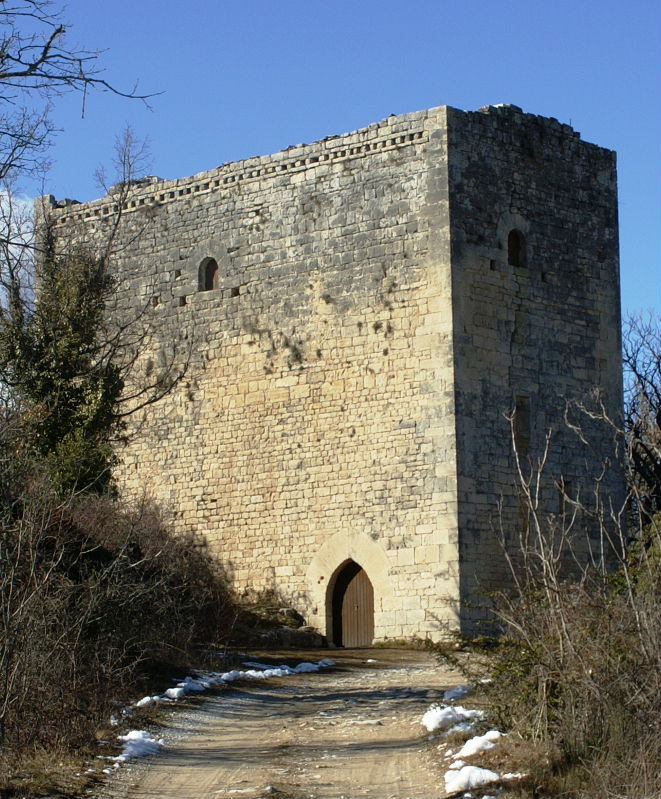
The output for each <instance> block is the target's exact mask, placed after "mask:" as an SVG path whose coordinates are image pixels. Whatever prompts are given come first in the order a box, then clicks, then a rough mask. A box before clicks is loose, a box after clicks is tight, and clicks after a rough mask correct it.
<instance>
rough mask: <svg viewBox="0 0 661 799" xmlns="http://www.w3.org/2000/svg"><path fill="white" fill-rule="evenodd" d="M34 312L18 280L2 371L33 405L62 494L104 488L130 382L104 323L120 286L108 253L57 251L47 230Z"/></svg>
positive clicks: (38, 449) (1, 337)
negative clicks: (125, 382)
mask: <svg viewBox="0 0 661 799" xmlns="http://www.w3.org/2000/svg"><path fill="white" fill-rule="evenodd" d="M35 282H36V287H37V288H36V297H35V301H34V309H33V310H32V312H31V313H30V312H29V310H28V308H27V306H26V302H25V298H24V296H22V295H21V294H20V293H19V291H18V288H16V287H15V290H14V291H12V292H11V295H10V303H9V307H8V311H7V313H6V314H5V315H4V316H3V319H2V326H1V327H0V373H1V375H2V379H3V380H4V381H5V383H6V384H7V385H8V386H9V387H10V388H11V389H12V391H13V393H14V398H15V400H16V401H17V402H18V403H19V404H20V406H21V407H22V409H23V410H27V411H29V412H30V418H31V419H32V423H33V431H32V435H31V437H30V438H31V441H32V444H33V446H34V450H35V454H37V455H38V456H39V457H41V458H44V459H46V460H47V462H48V464H49V467H50V469H49V472H50V475H51V479H52V481H53V485H54V487H55V490H56V492H57V493H58V495H59V496H60V497H64V496H66V495H67V494H68V493H70V492H72V491H76V490H82V489H87V488H94V490H96V491H101V490H103V489H105V488H107V487H108V485H109V484H110V480H111V472H110V469H111V466H112V463H113V454H112V447H111V441H112V440H113V438H116V437H118V436H119V435H120V434H121V429H122V424H121V419H120V417H119V415H118V413H117V403H118V400H119V397H120V395H121V392H122V389H123V379H122V376H121V373H120V370H119V368H118V366H117V365H116V364H115V363H113V361H112V359H111V355H112V346H111V342H109V341H108V339H107V337H106V336H105V331H104V311H105V307H106V301H107V299H108V297H109V295H110V293H111V292H112V290H113V281H112V279H111V277H110V276H109V275H108V272H107V270H106V264H105V261H104V259H102V258H94V257H93V256H92V255H91V254H90V253H88V252H86V251H85V250H83V249H81V248H72V249H71V250H69V251H68V252H66V253H64V254H59V253H57V252H56V246H55V240H54V238H53V236H52V234H51V233H50V231H48V232H47V234H46V237H45V243H44V247H43V251H42V253H41V257H40V259H39V262H38V264H37V266H36V281H35Z"/></svg>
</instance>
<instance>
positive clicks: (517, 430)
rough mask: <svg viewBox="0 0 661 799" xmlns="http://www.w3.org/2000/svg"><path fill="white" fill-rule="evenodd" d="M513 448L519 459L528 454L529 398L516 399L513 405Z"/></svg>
mask: <svg viewBox="0 0 661 799" xmlns="http://www.w3.org/2000/svg"><path fill="white" fill-rule="evenodd" d="M514 446H515V447H516V454H517V455H518V456H519V458H527V457H528V453H529V452H530V397H516V400H515V403H514Z"/></svg>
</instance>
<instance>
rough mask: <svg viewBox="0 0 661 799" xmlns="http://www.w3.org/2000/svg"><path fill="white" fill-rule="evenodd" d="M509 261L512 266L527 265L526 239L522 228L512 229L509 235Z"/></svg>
mask: <svg viewBox="0 0 661 799" xmlns="http://www.w3.org/2000/svg"><path fill="white" fill-rule="evenodd" d="M507 263H508V264H509V265H510V266H525V265H526V240H525V237H524V235H523V233H521V231H520V230H510V232H509V235H508V237H507Z"/></svg>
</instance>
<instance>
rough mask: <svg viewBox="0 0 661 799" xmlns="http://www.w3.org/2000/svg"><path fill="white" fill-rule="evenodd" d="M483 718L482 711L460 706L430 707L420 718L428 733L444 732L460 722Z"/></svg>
mask: <svg viewBox="0 0 661 799" xmlns="http://www.w3.org/2000/svg"><path fill="white" fill-rule="evenodd" d="M483 717H484V712H483V711H482V710H468V709H467V708H465V707H462V706H461V705H457V706H456V707H441V705H432V706H431V707H430V708H429V710H428V711H427V712H426V713H425V714H424V716H423V717H422V721H421V723H422V724H423V726H425V727H426V728H427V731H428V732H434V731H435V730H444V729H447V728H448V727H452V726H454V725H456V724H459V723H461V722H467V721H471V720H477V719H481V718H483Z"/></svg>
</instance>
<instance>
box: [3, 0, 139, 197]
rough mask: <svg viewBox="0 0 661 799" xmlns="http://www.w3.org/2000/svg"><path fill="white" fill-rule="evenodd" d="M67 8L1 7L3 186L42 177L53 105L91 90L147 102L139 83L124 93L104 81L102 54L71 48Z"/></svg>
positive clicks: (17, 3)
mask: <svg viewBox="0 0 661 799" xmlns="http://www.w3.org/2000/svg"><path fill="white" fill-rule="evenodd" d="M67 32H68V26H67V24H66V23H65V22H64V21H63V9H62V7H61V6H60V4H59V3H55V2H53V1H52V0H14V1H13V2H11V1H10V0H3V1H2V2H0V183H4V182H5V181H6V180H8V179H10V180H11V179H13V178H15V177H16V176H17V175H26V174H32V173H35V172H37V173H41V170H43V168H44V166H45V162H46V160H45V155H46V149H47V146H48V144H49V142H50V139H51V135H52V133H53V128H52V125H51V123H50V120H49V117H48V111H49V106H50V103H51V102H52V100H53V99H54V98H55V97H56V96H57V95H60V94H63V93H65V92H70V91H74V92H79V93H80V94H81V111H82V113H84V111H85V101H86V97H87V93H88V92H89V91H90V90H94V91H102V92H110V93H112V94H116V95H119V96H121V97H128V98H135V99H140V100H142V101H143V102H147V101H148V99H149V97H150V95H148V94H141V93H139V92H138V89H137V84H136V85H134V86H133V87H131V88H130V89H128V90H122V89H119V88H117V87H116V86H114V85H113V84H111V83H110V82H109V81H108V80H106V78H105V77H104V76H103V70H102V67H101V65H100V58H99V57H100V53H99V52H98V51H94V50H87V49H82V48H77V47H75V46H72V45H71V44H70V43H69V41H68V38H67Z"/></svg>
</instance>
